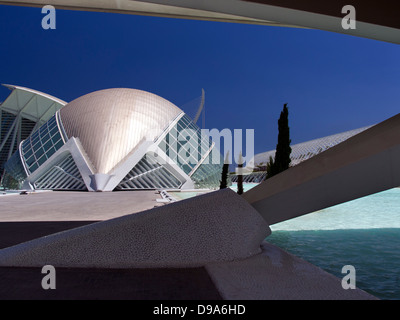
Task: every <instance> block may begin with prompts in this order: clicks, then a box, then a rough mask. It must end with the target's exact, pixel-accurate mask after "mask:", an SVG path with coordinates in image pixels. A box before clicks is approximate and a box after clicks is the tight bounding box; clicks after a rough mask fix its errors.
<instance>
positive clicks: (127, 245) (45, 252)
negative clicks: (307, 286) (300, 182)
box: [0, 189, 270, 268]
mask: <svg viewBox="0 0 400 320" xmlns="http://www.w3.org/2000/svg"><path fill="white" fill-rule="evenodd" d="M269 233H270V229H269V227H268V225H267V224H266V222H265V221H264V220H263V219H262V218H261V216H260V215H259V214H258V212H257V211H255V210H254V209H253V208H252V207H251V206H250V205H249V204H248V203H247V202H246V201H245V200H243V198H242V197H240V196H239V195H237V194H236V193H235V192H233V191H232V190H230V189H224V190H220V191H216V192H211V193H209V194H205V195H202V196H198V197H194V198H190V199H187V200H182V201H178V202H175V203H171V204H168V205H164V206H162V207H159V208H154V209H151V210H148V211H143V212H140V213H136V214H132V215H126V216H123V217H119V218H115V219H111V220H107V221H101V222H97V223H92V224H90V225H86V226H83V227H79V228H75V229H72V230H68V231H64V232H60V233H56V234H53V235H50V236H47V237H42V238H38V239H35V240H32V241H29V242H25V243H22V244H19V245H16V246H13V247H8V248H6V249H2V250H0V265H1V266H43V265H46V264H51V265H53V266H60V267H96V268H131V267H185V266H203V265H204V264H206V263H210V262H215V261H233V260H237V259H245V258H247V257H250V256H252V255H255V254H257V253H259V252H260V251H261V249H260V244H261V242H262V241H263V239H265V237H267V236H268V235H269Z"/></svg>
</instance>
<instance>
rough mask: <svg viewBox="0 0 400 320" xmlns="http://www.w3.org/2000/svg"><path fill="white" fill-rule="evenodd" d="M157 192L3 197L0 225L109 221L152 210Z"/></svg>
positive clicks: (66, 193)
mask: <svg viewBox="0 0 400 320" xmlns="http://www.w3.org/2000/svg"><path fill="white" fill-rule="evenodd" d="M156 199H161V196H160V195H159V193H158V192H156V191H154V190H152V191H134V192H128V191H121V192H70V191H67V192H65V191H58V192H57V191H53V192H51V191H50V192H36V193H29V194H27V195H7V196H0V222H6V221H7V222H17V221H82V220H93V221H99V220H108V219H111V218H116V217H119V216H123V215H127V214H131V213H135V212H140V211H143V210H147V209H151V208H153V207H154V206H156V205H158V204H157V202H156Z"/></svg>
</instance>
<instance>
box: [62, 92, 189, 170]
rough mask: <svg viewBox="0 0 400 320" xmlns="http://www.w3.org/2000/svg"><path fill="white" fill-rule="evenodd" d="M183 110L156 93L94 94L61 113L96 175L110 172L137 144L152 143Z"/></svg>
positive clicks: (68, 131)
mask: <svg viewBox="0 0 400 320" xmlns="http://www.w3.org/2000/svg"><path fill="white" fill-rule="evenodd" d="M182 112H183V111H182V110H181V109H179V108H178V107H177V106H175V105H174V104H172V103H171V102H169V101H167V100H165V99H164V98H161V97H159V96H157V95H155V94H152V93H149V92H146V91H141V90H136V89H126V88H116V89H106V90H100V91H95V92H92V93H89V94H87V95H84V96H82V97H79V98H77V99H75V100H73V101H72V102H70V103H68V104H67V105H66V106H65V107H63V108H62V109H61V110H60V115H61V121H62V123H63V126H64V129H65V132H66V134H67V136H68V137H69V138H70V137H77V138H79V139H80V141H81V143H82V146H83V148H84V149H85V151H86V153H87V155H88V157H89V158H90V160H91V161H92V164H93V165H94V167H95V168H96V171H97V173H107V174H108V173H110V172H111V171H112V170H113V168H115V167H116V165H117V164H119V163H120V162H121V161H122V160H124V158H125V157H127V156H128V155H129V154H131V153H132V152H133V151H134V150H135V148H136V147H138V145H139V144H140V142H142V141H144V140H146V139H147V140H150V139H151V140H154V139H155V138H156V137H158V136H159V135H160V134H161V133H162V132H163V131H164V130H165V129H166V128H167V127H168V125H169V124H170V123H171V122H172V121H173V120H174V119H175V118H176V117H177V116H178V115H179V114H180V113H182Z"/></svg>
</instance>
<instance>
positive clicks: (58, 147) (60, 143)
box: [54, 140, 64, 150]
mask: <svg viewBox="0 0 400 320" xmlns="http://www.w3.org/2000/svg"><path fill="white" fill-rule="evenodd" d="M63 145H64V142H63V141H62V140H59V141H58V142H57V143H56V144H55V146H54V147H55V148H56V150H58V149H60V148H61V147H62V146H63Z"/></svg>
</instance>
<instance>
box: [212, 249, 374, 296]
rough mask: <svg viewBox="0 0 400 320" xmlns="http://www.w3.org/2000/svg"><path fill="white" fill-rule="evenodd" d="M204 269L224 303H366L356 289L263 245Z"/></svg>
mask: <svg viewBox="0 0 400 320" xmlns="http://www.w3.org/2000/svg"><path fill="white" fill-rule="evenodd" d="M206 269H207V271H208V273H209V275H210V276H211V278H212V279H213V281H214V284H215V285H216V287H217V288H218V290H219V292H220V294H221V295H222V297H223V298H224V299H227V300H276V299H278V300H336V299H344V300H352V299H355V300H370V299H376V298H375V297H374V296H372V295H370V294H368V293H366V292H365V291H363V290H360V289H348V290H345V289H343V288H342V285H341V279H339V278H337V277H335V276H333V275H331V274H329V273H327V272H325V271H324V270H322V269H320V268H318V267H316V266H314V265H312V264H310V263H308V262H306V261H304V260H302V259H300V258H298V257H296V256H293V255H292V254H290V253H288V252H286V251H284V250H282V249H280V248H278V247H276V246H274V245H272V244H269V243H267V242H263V244H262V252H261V253H260V254H258V255H255V256H253V257H249V258H248V259H245V260H240V261H232V262H219V263H214V264H209V265H207V266H206Z"/></svg>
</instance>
